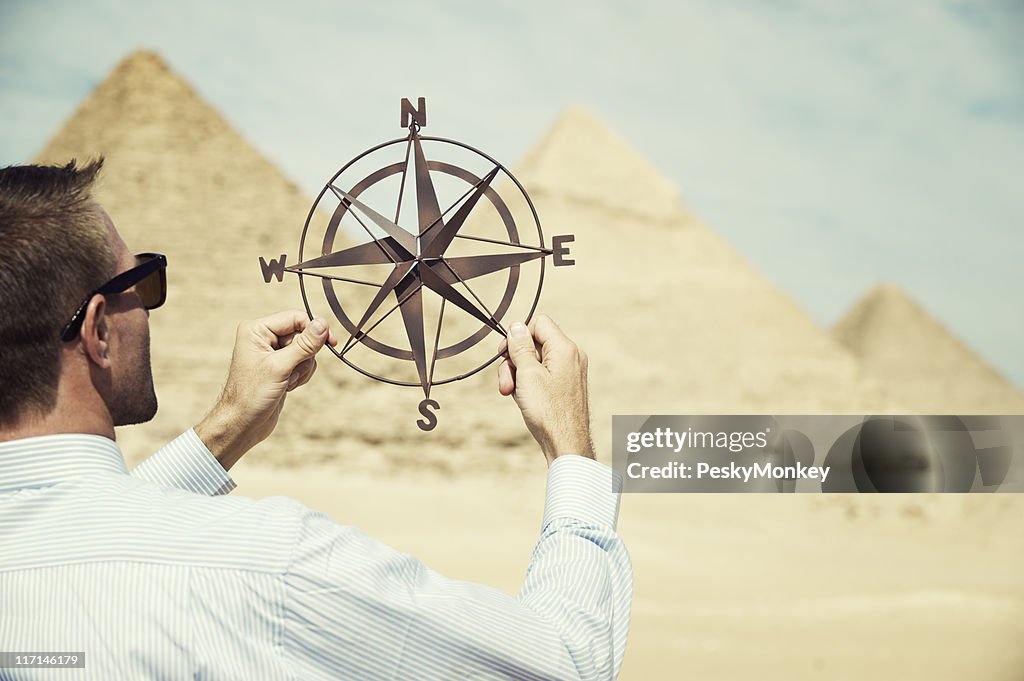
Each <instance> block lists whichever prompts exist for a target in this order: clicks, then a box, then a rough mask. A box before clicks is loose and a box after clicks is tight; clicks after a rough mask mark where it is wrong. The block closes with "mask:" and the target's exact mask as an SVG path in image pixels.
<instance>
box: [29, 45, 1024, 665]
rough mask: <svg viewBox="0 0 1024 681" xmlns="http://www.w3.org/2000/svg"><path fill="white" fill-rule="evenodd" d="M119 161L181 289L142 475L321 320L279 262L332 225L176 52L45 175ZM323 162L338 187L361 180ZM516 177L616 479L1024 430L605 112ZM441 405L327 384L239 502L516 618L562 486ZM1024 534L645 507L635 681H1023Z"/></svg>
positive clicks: (131, 211)
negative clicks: (861, 444)
mask: <svg viewBox="0 0 1024 681" xmlns="http://www.w3.org/2000/svg"><path fill="white" fill-rule="evenodd" d="M396 108H397V102H396ZM381 113H382V118H387V117H386V116H383V114H385V113H386V114H389V115H390V112H381ZM388 120H390V119H388ZM395 132H396V131H395V130H392V129H390V128H385V129H382V131H381V140H383V139H386V138H388V137H389V136H396V135H395ZM437 132H442V131H440V130H438V131H437ZM443 132H446V133H449V132H450V133H452V134H451V135H450V136H452V137H458V135H457V131H443ZM378 141H380V140H366V142H367V144H366V146H368V147H369V146H371V145H372V144H375V143H376V142H378ZM471 142H479V141H471ZM481 146H483V145H481ZM99 154H102V155H104V156H106V158H107V169H106V171H105V179H104V183H103V186H102V187H101V189H100V192H99V199H100V201H101V202H102V203H103V204H104V205H105V206H106V207H107V209H108V210H109V212H110V213H111V215H112V216H113V218H114V220H115V223H116V224H117V225H118V226H119V229H120V230H121V233H122V234H123V235H124V237H125V239H126V241H127V243H128V244H129V246H130V247H132V248H134V249H137V250H140V251H141V250H156V251H161V252H164V253H166V254H167V255H168V259H169V262H170V266H169V281H170V298H169V302H168V305H167V306H166V307H165V308H163V309H160V310H157V311H155V312H154V313H153V314H152V317H151V326H152V329H153V367H154V375H155V380H156V384H157V386H158V393H159V397H160V400H161V411H160V414H159V415H158V417H157V419H156V420H154V421H153V422H152V423H150V424H145V425H142V426H136V427H132V428H128V429H123V430H122V431H121V432H119V434H118V438H119V442H120V443H121V444H122V447H123V448H124V449H125V451H126V453H127V455H128V457H129V459H130V460H132V461H138V460H140V459H141V458H142V457H143V456H145V454H146V453H147V452H151V451H152V450H153V449H155V448H156V447H158V446H159V445H160V444H161V443H162V442H164V441H166V440H167V439H169V438H171V437H173V436H174V435H176V434H177V433H178V432H180V431H181V430H183V429H185V428H187V427H189V426H190V425H191V424H193V423H195V422H196V421H198V420H199V419H200V418H201V417H202V416H203V414H204V412H205V410H206V409H207V408H209V406H210V405H211V404H212V402H213V400H214V399H215V397H216V395H217V392H218V390H219V388H220V385H221V383H222V381H223V378H224V375H225V372H226V369H227V362H228V358H229V355H230V349H231V346H232V340H233V336H234V328H235V324H236V323H237V322H238V321H239V320H241V319H246V318H252V317H256V316H260V315H263V314H267V313H269V312H273V311H276V310H279V309H284V308H293V307H298V306H300V304H301V299H300V297H299V294H298V286H297V284H296V282H295V280H294V277H293V278H291V279H288V280H286V282H284V283H282V284H279V285H269V286H268V285H265V284H264V283H263V280H262V277H261V275H260V270H259V266H258V257H259V256H261V255H263V256H267V255H272V256H276V255H278V254H280V253H284V252H288V253H292V254H294V252H295V244H296V242H297V238H298V233H299V231H300V229H301V227H302V223H303V221H304V220H305V218H306V214H307V213H308V211H309V208H310V205H311V202H312V199H311V198H310V197H305V196H303V194H302V192H300V191H299V190H298V188H297V187H296V186H295V185H294V184H293V183H292V182H290V181H289V180H287V179H286V178H284V177H282V175H281V173H280V172H279V171H278V170H277V169H276V168H275V166H274V165H273V164H272V163H271V162H270V161H269V160H268V159H266V158H265V157H264V156H263V155H262V154H261V153H260V152H259V151H257V150H256V149H255V148H254V147H253V146H252V145H251V144H250V143H249V142H247V141H246V140H245V139H244V138H243V137H242V136H241V135H240V134H239V133H238V132H236V131H235V130H234V129H233V128H232V127H231V126H230V124H228V123H227V122H226V121H225V120H224V118H223V117H222V116H221V115H220V114H219V113H218V112H217V111H216V110H214V109H213V108H212V107H211V106H209V105H208V104H207V103H206V102H204V101H203V99H202V97H201V96H200V95H199V94H198V93H196V92H195V91H194V89H193V88H192V87H191V86H190V85H189V84H188V83H186V82H185V81H184V80H183V79H182V78H181V77H180V76H178V75H177V74H175V73H174V72H173V71H171V70H170V68H169V67H168V66H167V65H166V64H165V63H163V61H162V60H161V59H160V58H159V57H158V56H156V55H154V54H151V53H146V52H140V53H135V54H133V55H131V56H129V57H128V58H127V59H126V60H125V61H124V62H122V63H121V64H120V65H119V66H118V67H117V68H116V69H115V70H114V71H113V72H112V74H111V75H110V76H109V77H108V78H107V79H106V80H105V81H104V82H103V83H101V84H100V86H99V87H98V88H97V90H96V91H95V92H94V93H93V94H92V95H91V96H90V97H89V98H88V99H87V100H86V101H85V102H83V104H82V106H81V107H80V108H79V110H78V111H76V112H75V113H74V114H73V116H72V117H71V119H70V120H69V121H68V122H67V123H66V125H65V126H63V127H62V129H61V130H60V131H58V132H57V134H56V135H55V136H54V138H53V139H52V140H51V142H50V143H49V144H48V145H47V147H46V148H45V149H44V150H43V151H42V152H41V153H40V155H39V160H41V161H47V162H58V161H65V160H66V159H68V158H71V157H77V158H80V159H81V158H85V157H89V156H94V155H99ZM324 156H325V180H326V179H327V177H328V176H329V174H330V173H331V172H333V170H334V169H335V168H336V167H337V166H338V165H340V164H341V163H342V162H343V161H344V160H345V159H338V158H334V157H333V155H332V153H331V151H330V150H329V149H326V150H325V151H324ZM514 171H515V173H516V175H517V177H519V179H520V180H521V181H522V182H523V183H524V185H525V186H526V187H527V189H528V190H529V192H530V195H531V196H532V197H533V200H534V201H535V203H536V206H537V210H538V212H539V214H540V216H541V219H542V221H543V223H544V225H545V230H546V233H548V234H559V233H563V232H572V233H574V234H575V235H576V237H577V242H576V243H575V244H574V256H575V257H576V259H577V263H578V264H577V265H576V266H575V267H573V268H565V269H554V270H552V271H551V272H550V276H549V277H548V278H547V280H546V285H545V290H544V293H543V297H542V301H541V303H542V304H541V309H542V310H543V311H546V312H547V313H549V314H550V315H551V316H553V317H554V318H556V319H557V320H558V321H559V322H560V323H561V324H562V325H563V327H564V328H565V329H566V331H567V332H568V333H569V334H570V335H572V336H573V337H574V338H575V339H576V340H577V341H578V342H579V344H580V346H581V347H583V348H584V349H585V350H586V351H587V352H588V353H589V355H590V358H591V384H592V385H591V390H592V400H593V423H594V434H595V441H596V443H597V445H598V449H599V450H600V454H599V456H600V457H601V458H604V459H605V460H607V457H608V455H609V452H608V446H609V443H610V430H611V415H612V414H623V413H634V414H635V413H666V414H671V413H684V414H685V413H887V412H890V413H892V412H895V413H900V412H919V413H932V412H938V413H943V412H956V411H975V412H984V411H998V412H1001V413H1011V412H1013V411H1015V410H1019V409H1020V407H1019V406H1018V405H1019V404H1020V403H1019V402H1015V401H1014V400H1015V399H1017V398H1015V397H1014V395H1017V397H1019V394H1018V393H1016V391H1015V390H1014V389H1013V388H1012V387H1009V388H1008V390H1009V392H1006V391H1005V390H1004V388H1003V387H998V388H997V387H996V386H997V383H995V382H992V383H991V385H990V386H989V388H985V387H984V386H982V388H980V389H979V390H973V391H971V392H970V393H967V392H961V393H958V396H959V398H961V399H959V400H958V401H952V400H951V401H949V402H944V401H942V398H941V394H940V396H939V397H935V396H934V393H932V397H933V398H934V399H929V400H922V399H920V395H919V394H916V393H914V392H913V391H908V390H906V389H902V388H900V386H899V385H897V384H895V383H894V381H893V380H892V377H891V376H889V375H888V374H887V373H886V371H884V370H882V371H880V370H879V369H878V366H877V365H875V364H873V363H872V362H870V361H864V360H863V358H862V356H861V355H860V354H858V353H856V352H851V350H850V348H849V346H848V343H847V342H846V339H847V337H846V336H845V335H843V334H840V336H839V338H838V339H837V338H836V337H834V336H832V335H831V334H830V333H829V332H828V331H826V330H824V329H822V328H820V327H819V326H818V325H817V324H816V323H815V322H814V320H813V319H812V318H811V317H810V316H809V315H808V314H807V313H806V312H805V311H804V310H803V309H801V308H800V306H799V305H798V304H797V303H796V302H795V301H793V300H792V299H791V298H790V297H789V296H788V295H787V294H786V293H784V292H783V291H781V290H779V289H778V288H777V287H775V286H774V285H772V284H771V283H770V282H769V281H768V280H767V279H766V278H765V277H764V276H762V275H761V274H760V273H759V272H757V271H756V270H755V269H754V268H753V267H751V266H750V265H749V264H748V263H747V262H745V261H744V260H743V259H742V258H741V257H740V256H739V255H738V253H737V252H736V251H735V250H734V249H733V248H731V247H730V246H729V245H728V244H727V243H726V242H725V241H724V240H722V239H721V237H719V236H718V235H717V234H716V233H715V232H714V231H713V230H712V229H711V228H710V227H708V226H707V225H704V224H703V223H702V222H700V221H699V220H698V219H697V218H696V217H695V216H693V215H691V214H690V213H689V212H688V211H687V210H686V208H685V206H684V205H683V203H682V201H681V199H680V198H679V195H678V193H677V191H676V189H675V188H674V187H672V185H671V183H669V182H668V181H666V180H665V179H664V178H663V177H662V176H661V175H660V174H659V173H658V172H657V170H656V169H654V168H653V167H651V165H650V164H649V163H648V162H646V161H645V160H644V159H643V158H642V157H640V156H639V155H638V154H637V153H636V152H635V151H634V150H633V149H632V148H631V147H630V146H629V144H628V143H627V142H626V141H625V140H624V139H622V137H620V136H619V135H617V134H616V133H614V132H612V131H610V130H608V129H607V128H606V127H605V126H604V125H603V124H602V123H601V122H600V121H599V120H598V119H597V118H596V117H595V116H594V115H593V114H591V113H589V112H587V111H586V110H583V109H581V108H570V109H568V110H567V111H566V112H564V113H563V115H562V116H561V117H560V118H559V120H557V121H556V122H555V123H554V125H553V126H552V128H551V130H550V131H549V132H548V133H547V134H546V135H545V136H544V137H543V138H542V139H541V140H540V141H539V142H538V143H537V145H536V147H535V148H534V149H533V150H532V151H530V152H529V153H528V154H527V155H526V157H525V158H524V159H523V160H522V161H521V162H520V163H519V164H516V165H515V166H514ZM926 332H929V333H930V331H928V330H927V329H926ZM864 333H867V334H872V333H880V332H878V331H872V330H871V329H867V330H865V331H864ZM883 342H885V341H883ZM921 347H925V348H927V347H929V346H928V345H923V346H921ZM964 350H965V351H966V352H969V350H967V349H966V348H965V349H964ZM958 361H959V360H958ZM979 362H980V360H979ZM951 366H954V367H959V366H960V364H953V365H951ZM975 373H977V372H975ZM972 375H973V374H972ZM909 378H910V379H913V376H910V377H909ZM996 379H998V376H997V375H995V374H994V373H993V375H992V376H989V377H988V378H986V376H985V375H980V374H979V377H978V378H977V379H976V380H978V381H982V382H984V381H985V380H989V381H995V380H996ZM972 380H975V379H973V378H972ZM1000 390H1001V391H1003V392H998V391H1000ZM929 392H931V391H929ZM990 394H991V395H999V396H1001V397H998V398H995V401H993V399H990V398H989V397H987V396H988V395H990ZM442 395H443V398H442V399H443V401H444V410H443V411H442V414H443V419H442V422H441V425H440V426H439V427H438V429H437V430H435V431H434V432H432V433H430V434H426V435H425V434H423V433H421V432H420V431H419V430H418V429H417V428H416V426H415V425H414V419H413V418H412V415H414V414H415V405H416V403H417V402H418V401H419V400H420V399H421V398H422V395H421V394H420V393H418V392H417V391H416V390H414V389H400V388H394V387H391V386H387V385H383V384H380V383H376V382H372V381H370V380H368V379H366V378H364V377H362V376H360V375H358V374H357V373H356V372H354V371H352V370H351V369H349V368H348V367H346V366H344V365H342V364H341V363H340V362H337V361H334V360H333V358H331V357H325V358H323V360H322V362H321V366H320V369H319V371H318V373H317V375H316V377H315V378H314V380H313V381H312V382H311V383H310V384H309V385H308V386H306V387H305V388H304V389H303V390H301V391H299V392H297V393H296V394H294V395H293V396H292V397H290V398H289V403H288V405H287V406H286V408H285V412H284V414H283V417H282V421H281V426H280V428H279V429H278V431H277V432H276V433H275V434H274V435H273V436H272V437H271V438H270V439H269V440H268V441H267V442H265V443H264V444H262V445H260V446H259V447H258V448H257V449H256V450H254V451H253V452H251V453H250V454H249V455H247V457H246V458H245V459H244V460H243V461H242V462H241V463H239V464H238V465H237V466H236V468H235V469H234V470H233V471H232V473H233V474H234V475H235V476H236V478H237V480H238V482H239V489H238V490H237V491H236V492H235V493H236V494H245V495H248V496H253V497H263V496H269V495H287V496H292V497H295V498H298V499H300V500H301V501H303V502H305V503H306V504H308V505H309V506H312V507H314V508H317V509H320V510H323V511H325V512H327V513H329V514H330V515H331V516H332V517H334V518H335V519H336V520H337V521H338V522H341V523H346V524H353V525H357V526H360V527H361V528H363V529H364V530H365V531H367V532H368V533H370V534H371V535H373V536H376V537H377V538H379V539H381V540H382V541H385V542H387V543H389V544H391V545H393V546H395V547H397V548H399V549H402V550H404V551H408V552H411V553H413V554H415V555H417V556H418V557H419V558H421V559H422V560H423V561H424V562H425V563H426V564H427V565H429V566H430V567H432V568H434V569H436V570H438V571H440V572H442V573H444V574H447V575H449V576H452V577H456V578H461V579H469V580H474V581H479V582H483V583H486V584H490V585H493V586H496V587H498V588H501V589H503V590H504V591H506V592H508V593H510V594H514V593H515V591H516V590H517V588H518V586H519V584H521V581H522V578H523V575H524V572H525V567H526V564H527V561H528V559H529V555H530V550H531V548H532V545H533V542H534V541H535V540H536V536H537V531H538V527H537V525H538V523H539V519H540V514H541V503H542V500H543V462H542V459H541V457H540V454H539V453H538V452H537V451H536V448H535V446H534V445H533V444H532V442H531V440H530V438H529V436H528V434H527V433H526V430H525V428H524V427H523V426H522V423H521V421H520V417H519V415H518V413H517V412H516V410H515V408H514V406H513V405H512V404H511V403H510V402H509V401H507V400H504V399H502V398H501V397H500V396H499V395H498V394H497V390H496V385H495V380H494V375H493V372H492V371H490V370H488V371H486V372H484V373H482V374H480V375H477V376H475V377H473V378H471V379H467V380H465V381H462V382H460V383H459V384H457V385H455V386H450V387H448V388H447V389H446V390H445V391H444V392H443V393H442ZM969 395H980V396H982V397H979V398H978V400H977V401H975V402H971V401H970V400H968V399H967V396H969ZM943 406H944V407H945V408H942V407H943ZM1022 518H1024V500H1022V499H1021V498H1020V497H1019V496H1016V495H998V494H993V495H976V496H953V495H946V496H941V495H919V496H913V497H911V496H894V497H886V498H879V497H868V496H845V495H833V496H811V495H800V496H785V497H782V496H779V497H775V496H761V495H744V496H739V495H736V496H726V495H721V496H701V495H672V494H665V495H655V494H646V495H627V496H626V497H625V498H624V499H623V502H622V514H621V521H620V531H621V534H622V536H623V538H624V539H625V541H626V542H627V545H628V546H629V549H630V552H631V555H632V559H633V565H634V570H635V602H634V611H633V625H632V631H631V635H630V644H629V648H628V652H627V657H626V663H625V667H624V670H623V674H622V678H624V679H677V678H698V677H699V678H707V677H713V678H720V679H732V678H735V679H750V678H761V679H776V678H778V679H789V680H793V679H811V678H815V679H820V678H828V679H863V678H866V677H870V678H875V679H890V678H891V679H964V678H971V679H1020V678H1021V677H1022V676H1024V647H1022V646H1021V645H1020V642H1021V641H1022V640H1024V533H1022V532H1021V531H1020V524H1021V520H1022Z"/></svg>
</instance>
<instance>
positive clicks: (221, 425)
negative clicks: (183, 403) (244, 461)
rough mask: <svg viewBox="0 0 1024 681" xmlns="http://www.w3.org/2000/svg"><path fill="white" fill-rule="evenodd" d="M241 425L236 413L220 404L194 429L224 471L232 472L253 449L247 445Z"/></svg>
mask: <svg viewBox="0 0 1024 681" xmlns="http://www.w3.org/2000/svg"><path fill="white" fill-rule="evenodd" d="M240 424H241V420H240V419H239V418H238V417H237V415H236V414H235V411H234V410H233V409H231V408H230V406H228V405H225V404H223V403H222V402H218V403H217V404H216V405H214V407H213V409H211V410H210V413H208V414H207V415H206V416H205V417H203V420H202V421H200V422H199V423H198V424H196V427H195V429H194V430H195V431H196V435H198V436H199V439H200V440H202V441H203V444H204V445H206V448H207V449H209V450H210V452H211V453H212V454H213V455H214V456H215V457H216V459H217V461H218V462H219V463H220V465H221V466H222V467H223V468H224V470H230V468H231V467H232V466H233V465H235V463H236V462H237V461H238V460H239V459H240V458H242V455H243V454H245V453H246V452H247V451H248V450H249V449H250V448H251V445H246V442H245V429H244V428H243V427H242V426H241V425H240Z"/></svg>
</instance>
